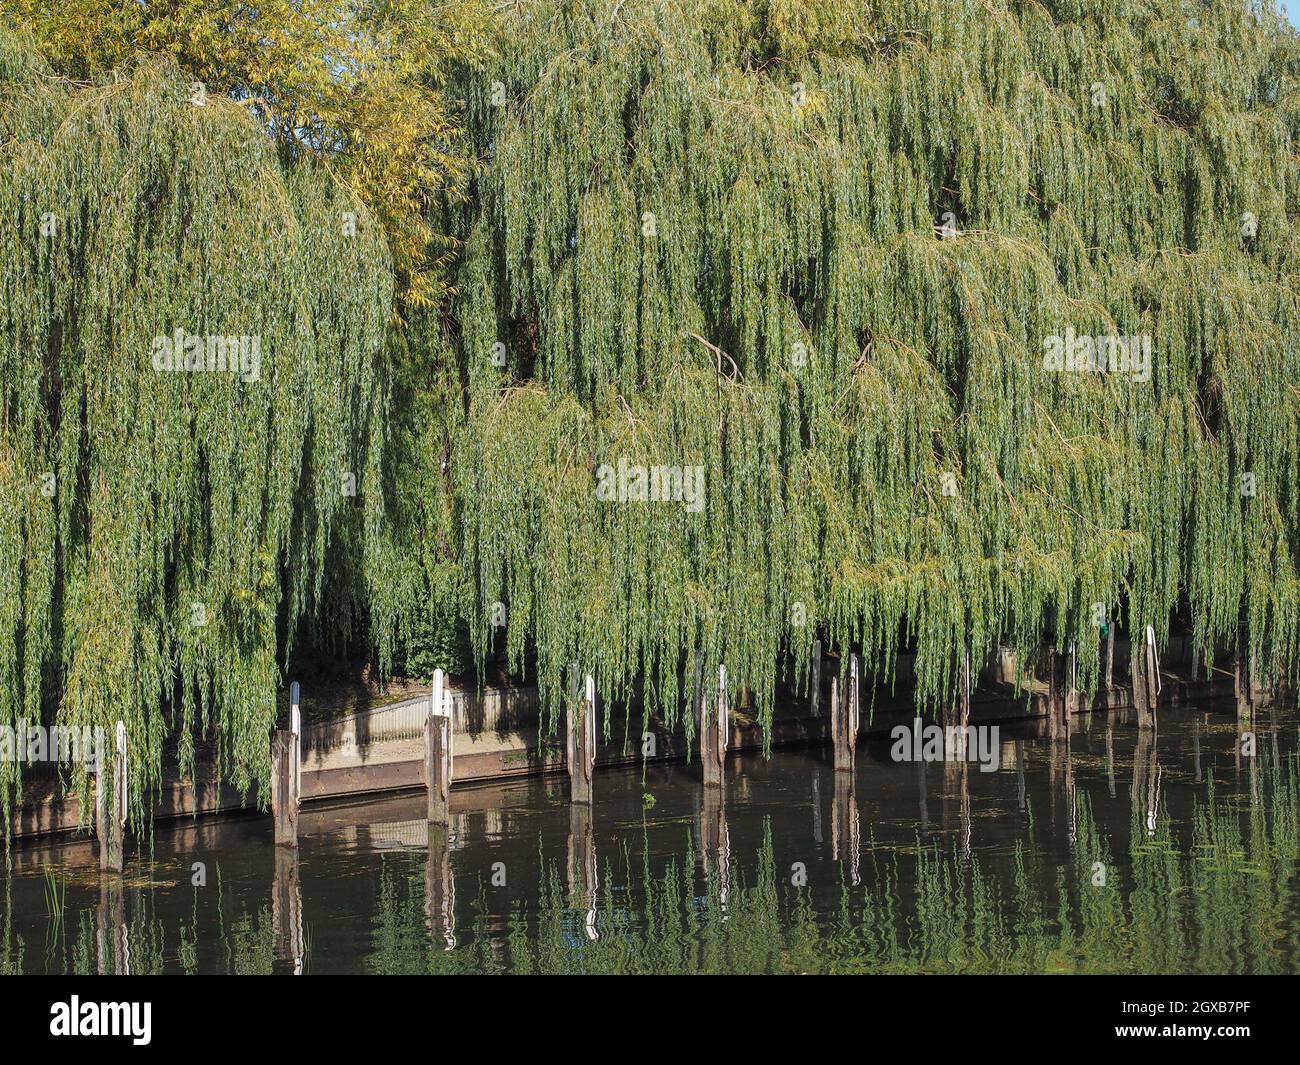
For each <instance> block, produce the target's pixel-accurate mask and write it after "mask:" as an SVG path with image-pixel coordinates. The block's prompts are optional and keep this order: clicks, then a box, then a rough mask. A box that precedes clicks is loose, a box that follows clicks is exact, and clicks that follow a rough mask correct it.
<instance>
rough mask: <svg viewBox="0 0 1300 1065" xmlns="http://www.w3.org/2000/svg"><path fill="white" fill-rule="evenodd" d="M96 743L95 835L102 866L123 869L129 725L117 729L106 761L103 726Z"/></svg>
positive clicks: (108, 870)
mask: <svg viewBox="0 0 1300 1065" xmlns="http://www.w3.org/2000/svg"><path fill="white" fill-rule="evenodd" d="M97 739H98V742H97V744H96V746H95V835H97V836H98V837H99V867H100V869H102V870H104V871H105V872H109V873H120V872H122V870H123V869H124V868H125V866H126V841H125V839H124V836H123V833H124V830H125V826H126V817H127V801H126V798H127V796H126V788H127V784H126V779H127V776H126V725H125V723H124V722H121V721H119V722H118V723H117V727H116V728H114V730H113V754H112V757H111V761H110V762H109V763H108V765H105V764H104V742H103V739H102V730H101V732H100V734H99V735H98V736H97Z"/></svg>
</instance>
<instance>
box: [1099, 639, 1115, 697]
mask: <svg viewBox="0 0 1300 1065" xmlns="http://www.w3.org/2000/svg"><path fill="white" fill-rule="evenodd" d="M1114 686H1115V622H1114V621H1110V620H1107V622H1106V656H1105V658H1104V659H1103V662H1102V667H1101V687H1102V690H1103V691H1104V692H1106V693H1107V695H1109V694H1110V690H1111V688H1113V687H1114Z"/></svg>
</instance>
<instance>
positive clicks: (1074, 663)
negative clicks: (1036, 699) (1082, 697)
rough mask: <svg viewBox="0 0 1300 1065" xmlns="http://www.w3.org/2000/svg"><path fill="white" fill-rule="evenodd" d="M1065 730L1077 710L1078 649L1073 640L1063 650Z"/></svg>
mask: <svg viewBox="0 0 1300 1065" xmlns="http://www.w3.org/2000/svg"><path fill="white" fill-rule="evenodd" d="M1063 702H1064V707H1063V712H1064V714H1065V726H1066V727H1065V731H1066V732H1067V733H1068V732H1069V731H1070V727H1069V726H1070V718H1071V717H1072V716H1073V715H1074V714H1077V713H1078V712H1079V650H1078V646H1077V644H1076V643H1075V642H1074V640H1071V641H1070V644H1069V646H1068V647H1067V648H1066V651H1065V697H1064V700H1063Z"/></svg>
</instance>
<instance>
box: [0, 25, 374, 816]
mask: <svg viewBox="0 0 1300 1065" xmlns="http://www.w3.org/2000/svg"><path fill="white" fill-rule="evenodd" d="M191 92H192V90H191V87H190V83H189V82H188V81H187V80H186V79H185V78H184V77H183V76H182V75H181V74H180V72H178V71H176V70H175V69H174V68H171V67H169V66H167V65H165V64H162V63H156V62H140V63H138V64H136V65H135V66H134V67H133V68H132V69H130V70H127V71H122V72H119V74H118V75H117V76H115V77H114V78H113V79H111V80H110V81H109V82H108V83H106V84H103V85H97V86H92V87H74V86H70V85H69V84H68V83H66V82H64V81H62V80H60V79H58V78H55V77H54V76H53V75H51V74H50V73H49V72H48V71H47V70H46V69H44V67H43V65H42V64H41V63H40V61H39V60H38V59H36V58H35V57H33V56H32V55H30V54H29V53H27V52H25V51H24V50H23V48H22V47H21V45H20V44H19V43H18V42H17V41H16V40H15V39H14V38H13V37H11V36H9V35H8V34H6V33H5V32H4V31H3V30H0V218H3V219H4V226H3V228H0V381H2V382H3V392H2V393H0V724H5V725H14V724H16V723H17V722H18V721H19V720H20V719H25V720H27V721H32V722H39V721H42V720H45V721H50V720H57V722H58V723H59V724H61V725H69V726H90V727H93V726H102V727H103V728H105V730H106V731H107V733H108V734H109V735H110V736H111V735H112V730H113V725H114V723H115V722H116V721H117V720H119V719H122V720H124V721H125V722H126V726H127V729H128V733H129V735H130V751H131V757H130V761H129V764H130V787H129V791H130V798H131V807H132V816H133V819H140V818H141V817H143V816H144V813H145V809H146V803H145V796H146V795H148V794H151V793H153V792H155V791H156V789H157V787H158V785H159V783H160V781H161V766H162V760H163V753H164V745H165V744H169V743H171V744H174V745H175V746H176V747H177V748H178V750H177V755H178V758H179V761H180V764H181V767H182V771H185V770H186V769H187V768H189V767H190V766H192V764H193V758H194V751H193V743H194V737H195V735H196V734H198V735H202V734H204V733H205V732H207V731H215V732H216V734H217V735H218V736H219V751H218V758H219V760H220V764H221V767H222V773H223V775H224V776H226V777H227V778H228V779H230V780H232V781H233V782H234V783H235V784H236V786H239V787H241V788H242V787H246V786H247V785H248V784H249V783H250V782H251V781H252V780H255V779H262V780H265V779H267V778H268V777H269V751H268V744H267V731H268V729H269V728H270V727H271V726H272V724H273V722H274V719H275V715H276V691H277V688H278V686H279V681H280V669H279V663H278V662H277V660H276V656H277V646H282V645H283V644H285V643H287V642H290V641H291V639H292V634H293V633H294V631H295V627H296V622H297V619H298V618H299V617H300V616H301V615H303V614H305V613H308V612H309V611H311V610H312V609H313V608H314V604H315V603H316V602H317V600H318V597H319V596H320V592H321V585H322V580H323V571H324V568H325V566H324V563H325V559H326V557H327V553H328V551H329V550H330V546H331V536H332V532H333V530H334V529H335V527H336V526H339V525H340V524H341V517H340V516H341V515H342V514H343V513H344V508H353V510H354V511H355V514H354V516H352V517H351V518H350V519H349V524H350V526H353V527H356V528H361V529H364V527H365V526H366V525H367V524H368V523H370V524H373V523H376V522H377V519H376V518H375V516H374V514H373V513H369V512H371V511H374V510H375V508H377V507H379V506H381V505H382V498H376V499H370V498H368V497H367V496H366V494H365V493H364V492H363V491H361V490H360V488H358V489H357V493H356V495H352V494H350V492H349V491H348V489H349V488H350V485H348V484H347V482H346V481H345V477H346V475H347V474H349V473H351V474H352V475H353V476H354V477H355V479H356V483H357V484H358V485H364V484H365V483H366V478H367V477H368V476H373V475H374V470H375V469H376V468H377V463H378V462H379V450H380V447H379V444H380V442H381V438H380V437H379V435H378V434H379V432H380V430H381V429H382V417H381V415H382V402H383V395H384V388H385V386H384V383H383V380H382V375H381V373H380V372H379V366H380V364H379V363H378V361H377V355H378V353H379V351H380V348H381V345H382V343H383V340H384V335H385V330H386V329H387V326H388V320H389V314H390V308H391V306H392V273H391V267H390V261H389V256H388V252H387V249H386V245H385V244H384V241H383V240H382V237H380V236H379V235H378V233H377V227H376V226H374V225H373V224H371V222H370V219H369V218H368V216H367V215H366V214H365V211H364V209H362V208H361V207H360V206H359V205H358V204H357V203H356V202H355V201H354V200H353V199H351V198H350V197H349V196H347V195H346V194H345V193H344V192H343V191H341V189H340V187H339V186H338V185H337V183H336V182H335V181H334V180H333V179H332V178H331V177H330V175H329V174H328V173H326V172H325V171H324V170H323V169H321V168H319V167H313V166H310V165H305V164H303V165H297V166H293V167H286V166H285V165H283V164H282V163H281V161H280V160H279V159H278V158H277V155H276V152H275V149H274V147H273V146H272V144H271V142H270V140H269V138H268V137H267V136H266V135H265V132H264V131H263V130H262V129H260V128H259V127H258V126H257V124H256V123H255V122H254V121H253V120H252V119H251V117H250V116H249V114H248V112H247V110H246V109H244V108H241V107H240V106H239V105H237V104H235V103H233V102H232V101H230V100H227V99H223V98H220V97H216V96H209V97H208V98H207V100H206V102H205V103H204V104H203V105H202V106H196V105H195V104H194V103H193V102H192V101H191ZM352 220H355V233H354V232H353V227H352V225H350V224H349V223H350V222H351V221H352ZM177 330H185V331H186V333H187V334H190V335H197V336H200V337H207V336H209V335H220V336H223V337H224V336H246V337H252V338H255V339H256V340H257V342H258V345H259V350H260V366H259V367H257V372H256V374H245V375H243V376H240V375H235V374H231V373H228V372H226V373H223V372H158V371H157V370H156V368H155V364H154V361H153V360H154V356H155V350H156V348H155V338H157V337H160V336H168V337H170V336H173V335H174V334H175V333H176V331H177ZM246 365H247V364H246ZM254 377H255V379H252V378H254ZM280 626H284V632H285V633H287V634H288V635H287V636H284V637H283V638H280V639H278V637H277V629H278V627H280ZM51 706H53V708H54V709H53V710H51ZM218 726H219V727H218ZM20 768H21V767H20V766H19V765H17V764H14V763H9V762H5V763H0V805H3V807H4V810H5V823H6V825H7V824H8V816H7V814H8V808H9V805H10V803H11V801H12V798H13V794H14V790H15V788H16V787H17V786H18V785H19V784H20V780H19V775H20ZM82 794H83V798H84V796H85V792H84V791H83V793H82ZM83 809H85V807H84V806H83Z"/></svg>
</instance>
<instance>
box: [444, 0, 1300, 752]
mask: <svg viewBox="0 0 1300 1065" xmlns="http://www.w3.org/2000/svg"><path fill="white" fill-rule="evenodd" d="M503 18H504V20H505V26H504V32H503V34H502V36H503V41H504V43H503V45H502V50H501V54H500V56H499V58H498V60H497V61H496V62H495V64H494V65H491V66H489V68H488V69H487V70H486V71H485V72H476V73H475V74H474V75H473V76H469V75H467V76H466V77H465V79H464V84H463V92H464V94H465V96H466V98H467V101H468V104H467V116H468V126H469V135H470V136H471V138H472V141H473V144H474V147H475V149H476V151H477V153H478V154H479V157H480V165H479V168H478V172H477V174H476V178H475V182H474V187H473V196H472V199H471V202H470V203H469V204H468V206H466V207H465V208H463V209H461V208H458V209H457V210H458V212H459V217H460V225H461V232H462V236H463V239H464V241H465V254H464V255H463V257H462V260H461V263H460V265H459V272H458V276H457V278H456V280H455V287H456V289H457V290H458V298H457V301H456V304H455V307H454V319H455V321H454V326H455V328H453V329H449V330H447V335H448V336H449V337H452V338H454V339H453V340H450V341H448V343H449V345H450V346H451V347H452V349H453V351H452V353H453V354H454V356H455V358H456V359H457V360H458V365H459V369H460V371H461V373H462V375H463V378H464V381H465V392H466V400H465V404H466V413H465V416H464V417H463V419H460V420H459V424H458V425H456V427H455V432H454V446H453V448H452V460H451V461H452V466H453V470H454V475H453V477H452V478H451V482H450V486H449V488H448V489H447V490H449V491H450V492H451V493H452V495H453V497H454V502H453V503H452V504H451V505H450V506H449V507H448V512H449V513H451V514H452V515H454V518H453V525H452V536H453V539H454V541H455V545H456V553H457V554H458V555H459V557H460V559H461V562H462V565H463V569H464V577H465V581H466V583H467V584H468V585H469V587H470V589H471V590H472V593H473V594H472V598H471V604H470V606H469V608H468V609H469V611H470V613H471V615H472V617H471V619H470V620H471V622H472V628H473V630H474V632H475V634H476V639H477V641H478V648H479V650H480V651H482V650H483V649H484V648H485V647H486V644H487V639H488V637H489V635H490V633H491V620H492V618H491V611H492V608H493V605H494V604H496V603H498V602H501V603H505V604H507V605H508V607H509V628H508V644H509V650H510V654H511V656H512V661H513V662H514V664H515V665H517V666H518V665H520V664H522V663H523V661H524V659H525V656H526V654H527V653H528V652H529V650H530V649H531V648H532V647H534V646H535V648H536V653H537V659H538V671H539V677H540V684H541V687H542V690H543V696H544V699H545V702H546V705H548V706H550V707H552V708H554V707H556V706H557V705H559V704H560V703H561V702H562V701H563V698H564V694H565V691H566V680H565V669H566V667H567V665H568V664H569V663H570V662H571V661H577V662H580V663H581V664H582V667H583V669H584V670H591V671H594V672H595V673H596V675H597V683H598V685H599V687H600V689H601V691H602V693H603V694H604V695H605V696H606V697H610V698H618V697H622V696H627V695H629V694H632V693H633V692H634V690H635V691H638V692H639V691H640V687H639V683H640V682H639V680H638V678H644V694H645V698H646V705H647V709H648V710H649V711H650V712H656V713H659V714H662V715H663V716H664V717H665V718H666V719H667V720H669V721H673V720H675V719H678V718H679V716H680V715H681V708H682V705H683V703H684V697H685V695H686V694H687V693H686V692H685V691H684V690H683V689H684V687H686V686H688V685H689V684H690V683H691V681H690V678H692V677H693V676H694V674H695V666H694V663H695V662H698V663H701V664H702V668H703V672H704V675H705V677H706V678H707V677H709V676H716V666H717V664H718V663H720V662H722V663H725V664H726V666H727V668H728V670H729V673H730V676H731V678H732V683H733V686H735V687H739V686H740V685H742V684H743V685H747V686H749V687H751V688H752V689H753V690H754V693H755V696H756V701H757V705H758V707H759V711H760V716H761V718H762V719H763V720H764V721H770V715H771V706H772V700H773V693H774V690H775V684H776V680H777V676H778V673H779V671H780V664H779V663H780V662H781V660H782V656H783V655H785V654H789V655H791V656H793V661H794V664H795V665H796V666H797V667H798V668H799V669H800V671H801V673H803V672H804V669H805V667H806V663H807V659H808V656H809V652H810V648H811V644H812V642H813V639H814V638H815V636H816V635H817V634H818V633H820V634H823V635H825V636H827V637H828V638H829V639H830V640H831V641H832V642H833V643H835V644H838V645H839V646H841V647H847V646H850V645H858V646H860V647H861V648H862V649H863V651H864V654H865V655H866V659H867V661H868V663H869V664H870V665H871V667H872V668H874V669H876V670H878V671H880V673H881V675H882V676H885V677H889V676H892V672H893V663H894V661H895V658H896V655H897V653H898V651H899V650H900V649H901V648H903V647H909V648H914V649H915V651H916V654H917V675H918V701H919V703H920V705H922V706H927V707H931V708H933V707H934V706H935V705H937V704H938V703H940V702H941V701H942V700H943V699H944V698H945V697H946V696H947V695H948V694H949V693H950V692H951V691H952V685H953V680H954V676H955V673H956V666H957V663H959V662H960V661H961V660H962V657H963V655H964V654H965V653H966V652H967V651H968V650H969V651H970V652H971V653H972V654H973V655H974V656H975V659H976V661H978V660H980V659H981V657H982V656H983V654H984V653H985V652H987V651H988V650H990V649H991V648H993V647H994V646H995V645H997V644H999V643H1007V644H1010V645H1012V646H1015V647H1017V648H1019V649H1021V651H1022V653H1024V654H1028V653H1029V652H1030V650H1031V649H1032V648H1033V647H1034V645H1035V644H1036V643H1037V642H1038V641H1039V640H1040V639H1041V638H1042V637H1043V636H1044V635H1045V634H1046V635H1047V636H1048V637H1049V638H1054V639H1056V640H1057V641H1060V642H1062V643H1064V642H1065V641H1069V640H1077V641H1078V646H1079V653H1080V671H1081V681H1082V685H1083V686H1084V687H1085V688H1091V687H1092V686H1093V685H1095V683H1096V679H1097V675H1098V659H1099V651H1098V647H1099V641H1098V639H1097V635H1098V629H1097V625H1096V622H1095V620H1094V616H1093V604H1094V603H1102V604H1104V608H1105V613H1106V614H1107V615H1108V617H1110V618H1116V617H1122V618H1123V620H1124V621H1125V622H1127V624H1128V625H1129V627H1130V629H1131V630H1136V631H1141V629H1140V627H1141V626H1145V625H1148V624H1149V625H1152V626H1154V628H1155V631H1156V633H1157V636H1158V638H1159V639H1161V640H1162V641H1163V640H1164V639H1165V638H1166V637H1167V635H1168V632H1169V626H1170V624H1171V619H1172V618H1173V617H1174V615H1175V613H1176V612H1178V611H1180V610H1181V611H1185V612H1186V613H1188V614H1189V615H1190V619H1191V623H1192V626H1193V630H1194V634H1195V637H1196V639H1197V641H1198V642H1199V643H1200V644H1201V645H1202V646H1206V647H1211V646H1215V645H1218V646H1223V645H1228V646H1231V645H1232V644H1233V643H1235V641H1236V640H1237V639H1238V638H1239V635H1240V634H1243V633H1246V632H1248V634H1249V636H1248V639H1249V641H1250V644H1251V646H1252V647H1253V649H1254V650H1255V651H1256V652H1257V654H1258V656H1259V665H1260V668H1261V670H1263V671H1264V672H1266V673H1267V674H1269V675H1271V676H1277V675H1278V674H1280V673H1281V672H1283V671H1284V670H1292V671H1294V669H1295V668H1296V667H1297V665H1300V594H1298V593H1300V582H1298V580H1297V561H1298V560H1300V509H1298V508H1300V498H1298V494H1297V485H1298V484H1300V447H1298V446H1297V444H1298V441H1297V430H1298V429H1300V347H1298V346H1297V344H1296V338H1297V335H1298V334H1297V327H1298V326H1300V307H1298V306H1297V295H1298V289H1297V276H1296V270H1295V267H1296V263H1297V258H1296V243H1295V236H1294V213H1295V204H1296V202H1297V196H1298V194H1300V168H1298V167H1297V163H1296V157H1295V155H1294V150H1295V146H1294V143H1293V133H1294V131H1295V130H1296V129H1297V128H1298V125H1300V112H1298V109H1297V94H1296V74H1297V63H1298V61H1300V47H1298V41H1297V37H1296V34H1295V33H1294V31H1293V30H1291V29H1290V28H1289V27H1287V26H1286V25H1285V24H1284V23H1282V22H1281V20H1280V17H1279V16H1278V15H1277V14H1276V13H1275V12H1274V11H1273V10H1272V8H1271V7H1264V6H1261V5H1258V4H1247V3H1244V2H1240V0H1238V2H1228V0H1207V2H1202V3H1183V4H1178V3H1151V2H1144V0H1102V2H1068V0H1061V2H1055V3H1033V2H1023V3H1022V2H1005V0H990V2H975V0H868V2H866V3H864V2H862V0H851V2H850V0H799V2H797V3H796V2H794V0H691V2H689V3H687V2H685V0H661V2H653V3H652V2H644V0H642V2H633V0H627V2H612V0H538V2H535V3H528V4H521V5H516V6H513V7H510V8H508V9H507V11H506V13H505V14H504V15H503ZM945 238H946V239H945ZM1067 334H1072V335H1076V336H1088V337H1106V336H1112V335H1118V336H1125V337H1129V336H1132V337H1142V336H1146V337H1149V338H1150V351H1151V373H1150V379H1149V380H1145V381H1144V380H1138V379H1137V375H1135V374H1133V373H1127V372H1123V373H1122V372H1109V373H1098V372H1086V373H1085V372H1052V371H1051V370H1049V369H1046V368H1045V366H1044V354H1045V351H1046V348H1045V343H1046V341H1047V339H1048V338H1049V337H1053V336H1065V335H1067ZM498 345H499V346H498ZM502 352H504V362H505V365H504V367H502V366H500V365H499V364H500V363H501V361H502V358H501V356H502ZM494 354H495V356H497V357H496V358H494ZM620 459H623V460H626V462H628V463H631V464H634V465H639V466H643V467H653V466H656V465H668V466H675V467H691V466H695V465H699V466H702V467H703V469H704V474H705V480H706V485H707V489H706V497H707V498H706V504H705V506H704V508H703V510H702V511H699V512H692V511H691V510H689V509H688V508H687V507H686V506H684V505H682V504H680V503H678V504H667V503H657V504H637V503H622V504H620V503H617V502H613V503H611V502H601V501H599V500H598V499H597V493H596V486H597V477H598V472H599V468H600V467H601V466H602V465H604V464H609V465H611V466H614V467H616V468H617V466H618V463H619V461H620ZM1243 474H1253V477H1254V494H1253V495H1248V494H1244V493H1243V490H1242V484H1243V480H1242V475H1243ZM948 475H951V476H948ZM945 488H950V489H955V490H954V491H945ZM440 490H441V489H440ZM1243 622H1247V623H1248V625H1246V626H1243ZM1240 638H1243V639H1244V638H1246V637H1245V636H1241V637H1240ZM684 678H685V679H686V680H685V684H684ZM706 683H707V682H706ZM606 727H607V728H608V722H606ZM690 727H691V725H690V721H689V719H688V721H687V728H688V729H689V728H690Z"/></svg>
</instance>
